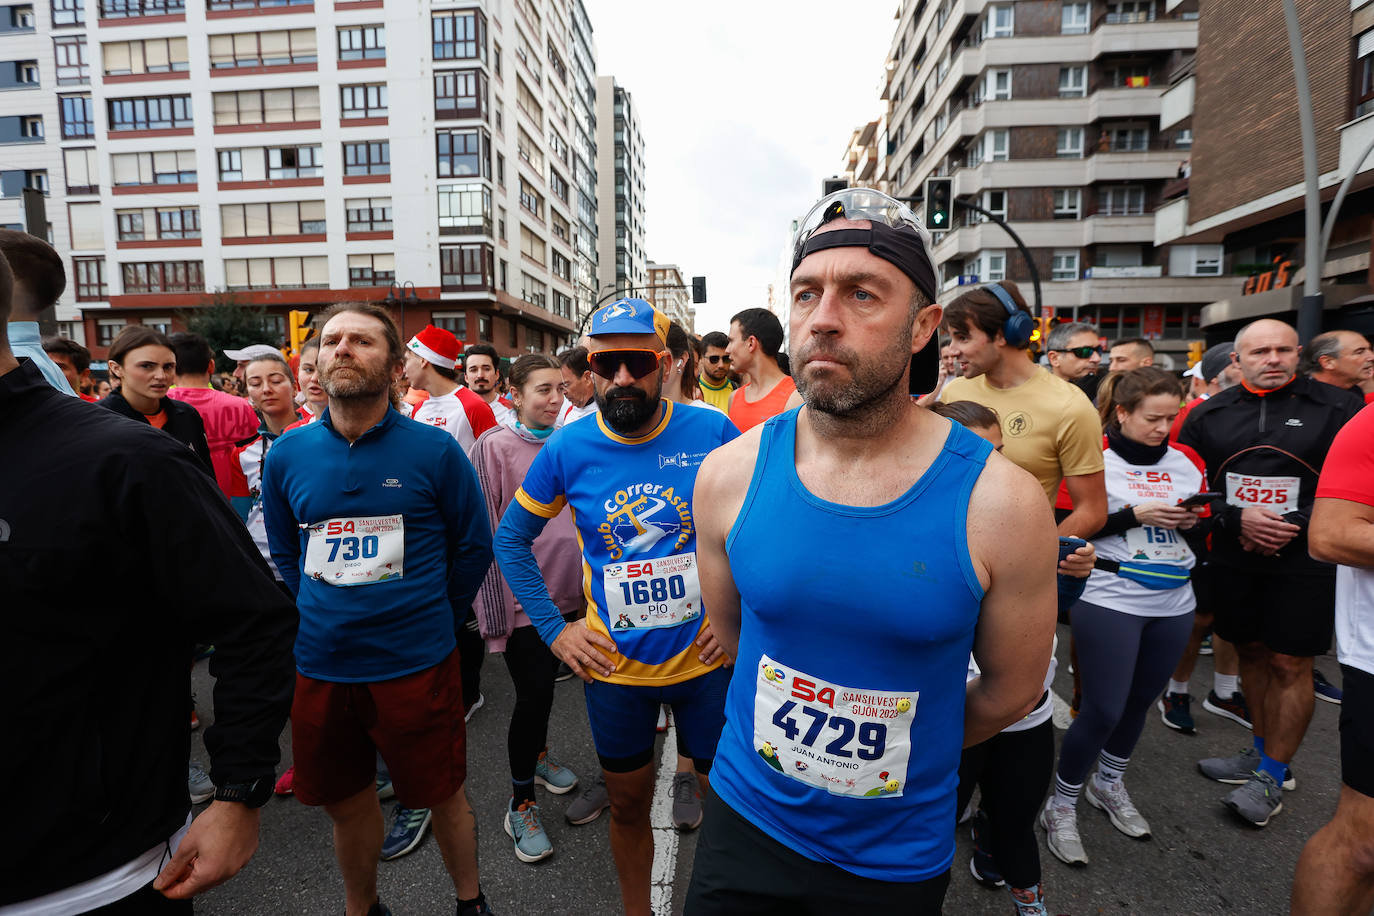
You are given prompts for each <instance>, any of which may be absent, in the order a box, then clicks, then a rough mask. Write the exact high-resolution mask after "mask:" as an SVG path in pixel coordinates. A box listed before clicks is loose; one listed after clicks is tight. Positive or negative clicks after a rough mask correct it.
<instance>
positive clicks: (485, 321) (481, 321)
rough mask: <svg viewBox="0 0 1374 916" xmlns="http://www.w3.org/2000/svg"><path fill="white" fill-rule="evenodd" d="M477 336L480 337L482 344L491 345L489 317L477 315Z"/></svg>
mask: <svg viewBox="0 0 1374 916" xmlns="http://www.w3.org/2000/svg"><path fill="white" fill-rule="evenodd" d="M477 336H478V337H480V338H481V339H482V342H483V343H491V316H490V315H478V316H477Z"/></svg>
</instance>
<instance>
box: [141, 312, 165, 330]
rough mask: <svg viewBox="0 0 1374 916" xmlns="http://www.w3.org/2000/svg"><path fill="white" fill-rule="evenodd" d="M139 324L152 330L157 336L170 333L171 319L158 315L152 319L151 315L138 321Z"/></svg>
mask: <svg viewBox="0 0 1374 916" xmlns="http://www.w3.org/2000/svg"><path fill="white" fill-rule="evenodd" d="M139 324H141V325H143V326H144V327H145V328H152V329H153V330H154V331H157V332H158V333H159V334H171V333H172V319H171V318H170V317H169V316H163V315H159V316H156V317H154V316H152V315H147V316H144V317H143V318H140V319H139Z"/></svg>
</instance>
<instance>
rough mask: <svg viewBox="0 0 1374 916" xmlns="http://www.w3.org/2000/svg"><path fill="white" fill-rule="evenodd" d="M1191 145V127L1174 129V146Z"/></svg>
mask: <svg viewBox="0 0 1374 916" xmlns="http://www.w3.org/2000/svg"><path fill="white" fill-rule="evenodd" d="M1371 110H1374V109H1371ZM1192 145H1193V129H1192V128H1191V127H1180V128H1179V129H1178V130H1176V131H1174V146H1176V147H1177V148H1179V149H1191V148H1192Z"/></svg>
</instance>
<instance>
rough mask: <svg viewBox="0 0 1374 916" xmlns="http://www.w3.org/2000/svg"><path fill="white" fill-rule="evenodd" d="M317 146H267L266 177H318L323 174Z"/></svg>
mask: <svg viewBox="0 0 1374 916" xmlns="http://www.w3.org/2000/svg"><path fill="white" fill-rule="evenodd" d="M320 149H321V148H320V147H318V146H271V147H268V148H267V177H268V178H318V177H320V176H321V175H323V174H324V165H323V164H322V162H321V156H320Z"/></svg>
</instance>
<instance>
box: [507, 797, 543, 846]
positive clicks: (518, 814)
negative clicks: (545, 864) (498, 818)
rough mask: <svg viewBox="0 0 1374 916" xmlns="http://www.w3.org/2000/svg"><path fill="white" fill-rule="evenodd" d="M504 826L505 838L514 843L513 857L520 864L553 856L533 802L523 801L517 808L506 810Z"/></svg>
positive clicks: (537, 809) (512, 800)
mask: <svg viewBox="0 0 1374 916" xmlns="http://www.w3.org/2000/svg"><path fill="white" fill-rule="evenodd" d="M514 801H515V799H511V802H512V803H514ZM505 826H506V836H508V837H510V838H511V839H512V840H513V841H515V857H516V858H517V859H519V860H520V861H521V862H538V861H539V860H540V859H547V858H548V857H549V856H551V855H553V844H552V843H550V842H549V835H548V834H547V833H545V832H544V825H543V824H541V823H539V806H538V805H536V804H535V803H534V802H532V801H523V802H521V803H520V807H518V808H508V809H507V811H506V819H505Z"/></svg>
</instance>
